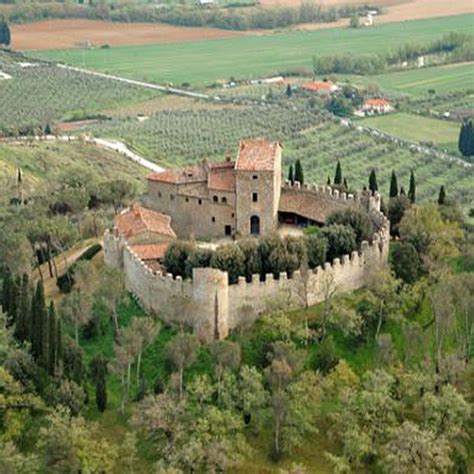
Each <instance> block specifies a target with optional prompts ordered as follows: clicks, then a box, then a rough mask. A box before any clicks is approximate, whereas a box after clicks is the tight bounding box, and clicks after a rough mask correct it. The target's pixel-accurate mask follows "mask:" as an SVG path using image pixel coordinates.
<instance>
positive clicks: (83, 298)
mask: <svg viewBox="0 0 474 474" xmlns="http://www.w3.org/2000/svg"><path fill="white" fill-rule="evenodd" d="M61 314H62V315H63V316H64V317H65V318H66V319H68V320H69V321H70V322H71V324H72V325H73V326H74V337H75V339H76V342H77V343H78V344H79V329H80V328H81V327H82V326H85V325H86V324H87V323H88V322H89V321H90V320H91V319H92V298H91V296H90V295H89V294H87V293H84V292H82V291H81V290H79V289H77V288H74V289H73V290H72V291H71V293H69V294H68V295H66V296H65V297H64V299H63V302H62V305H61Z"/></svg>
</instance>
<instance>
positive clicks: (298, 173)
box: [295, 160, 304, 184]
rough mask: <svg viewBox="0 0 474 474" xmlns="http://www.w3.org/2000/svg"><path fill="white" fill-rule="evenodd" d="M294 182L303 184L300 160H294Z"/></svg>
mask: <svg viewBox="0 0 474 474" xmlns="http://www.w3.org/2000/svg"><path fill="white" fill-rule="evenodd" d="M295 181H298V182H299V183H300V184H304V173H303V166H301V161H300V160H296V163H295Z"/></svg>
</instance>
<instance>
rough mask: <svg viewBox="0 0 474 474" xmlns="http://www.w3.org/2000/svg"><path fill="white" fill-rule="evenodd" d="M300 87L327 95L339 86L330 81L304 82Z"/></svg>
mask: <svg viewBox="0 0 474 474" xmlns="http://www.w3.org/2000/svg"><path fill="white" fill-rule="evenodd" d="M301 88H302V89H304V90H306V91H309V92H316V93H318V94H321V95H329V94H332V93H333V92H335V91H337V90H338V89H339V87H338V86H337V85H336V84H334V83H333V82H331V81H311V82H305V83H303V84H302V85H301Z"/></svg>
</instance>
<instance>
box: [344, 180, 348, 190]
mask: <svg viewBox="0 0 474 474" xmlns="http://www.w3.org/2000/svg"><path fill="white" fill-rule="evenodd" d="M344 189H349V186H348V185H347V179H346V178H344Z"/></svg>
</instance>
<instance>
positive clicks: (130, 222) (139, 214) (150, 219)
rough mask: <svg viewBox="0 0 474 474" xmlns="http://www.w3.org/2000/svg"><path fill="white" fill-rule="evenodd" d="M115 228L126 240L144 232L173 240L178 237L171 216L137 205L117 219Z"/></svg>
mask: <svg viewBox="0 0 474 474" xmlns="http://www.w3.org/2000/svg"><path fill="white" fill-rule="evenodd" d="M115 226H116V227H117V229H118V231H119V232H120V233H121V234H122V235H123V236H124V237H125V238H129V237H133V236H134V235H139V234H141V233H143V232H152V233H154V234H160V235H163V236H166V237H171V238H175V237H176V234H175V232H174V230H173V229H172V227H171V217H170V216H167V215H166V214H162V213H161V212H156V211H152V210H151V209H146V208H145V207H142V206H140V205H139V204H137V203H135V204H133V205H132V206H131V207H130V208H129V209H127V210H125V211H123V212H122V213H121V214H120V215H118V216H117V217H116V218H115Z"/></svg>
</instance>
